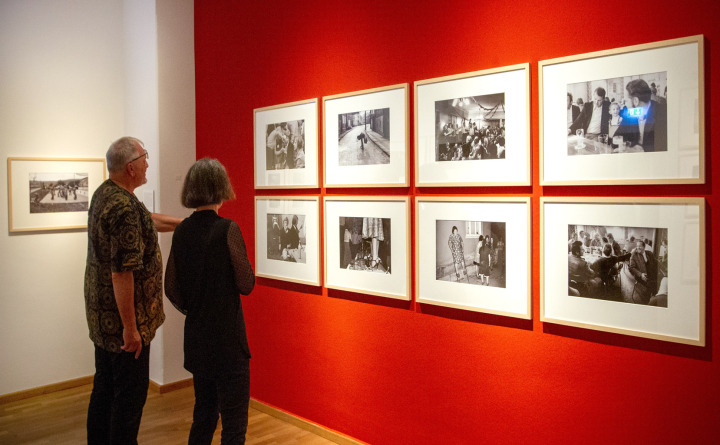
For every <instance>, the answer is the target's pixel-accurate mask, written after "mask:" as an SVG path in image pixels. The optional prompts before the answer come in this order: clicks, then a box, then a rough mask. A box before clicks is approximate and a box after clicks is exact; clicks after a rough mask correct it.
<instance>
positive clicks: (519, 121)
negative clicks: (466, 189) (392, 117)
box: [415, 64, 530, 186]
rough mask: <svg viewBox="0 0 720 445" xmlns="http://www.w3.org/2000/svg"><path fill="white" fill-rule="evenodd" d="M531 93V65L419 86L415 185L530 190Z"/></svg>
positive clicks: (446, 78)
mask: <svg viewBox="0 0 720 445" xmlns="http://www.w3.org/2000/svg"><path fill="white" fill-rule="evenodd" d="M529 91H530V66H529V64H522V65H514V66H508V67H503V68H496V69H490V70H485V71H476V72H472V73H465V74H458V75H454V76H446V77H440V78H435V79H428V80H423V81H417V82H415V185H416V186H459V185H468V186H473V185H482V186H494V185H528V184H530V96H529ZM460 161H462V162H460Z"/></svg>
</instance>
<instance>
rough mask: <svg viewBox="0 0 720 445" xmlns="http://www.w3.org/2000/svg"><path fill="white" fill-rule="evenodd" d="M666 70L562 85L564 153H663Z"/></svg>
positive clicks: (665, 120) (665, 138) (665, 124)
mask: <svg viewBox="0 0 720 445" xmlns="http://www.w3.org/2000/svg"><path fill="white" fill-rule="evenodd" d="M667 94H668V86H667V72H659V73H650V74H642V75H638V76H626V77H617V78H612V79H602V80H593V81H589V82H580V83H574V84H569V85H568V86H567V132H568V155H571V156H574V155H585V154H591V155H592V154H611V153H646V152H656V151H667V149H668V146H667Z"/></svg>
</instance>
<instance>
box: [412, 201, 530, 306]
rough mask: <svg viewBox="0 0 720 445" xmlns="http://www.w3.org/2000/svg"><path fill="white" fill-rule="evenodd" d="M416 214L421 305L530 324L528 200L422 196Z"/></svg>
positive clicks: (417, 203) (416, 248)
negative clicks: (494, 316) (512, 318)
mask: <svg viewBox="0 0 720 445" xmlns="http://www.w3.org/2000/svg"><path fill="white" fill-rule="evenodd" d="M415 212H416V214H415V233H416V234H422V236H416V239H415V271H416V275H415V289H416V292H417V298H416V300H417V302H419V303H426V304H432V305H437V306H446V307H452V308H457V309H464V310H469V311H476V312H485V313H489V314H496V315H503V316H509V317H517V318H523V319H530V318H532V307H531V300H532V299H531V282H532V280H531V256H530V251H531V250H530V247H531V240H530V238H531V228H532V224H531V219H530V214H531V206H530V198H523V197H507V198H500V197H497V198H494V197H462V198H455V197H426V196H424V197H416V198H415ZM481 238H482V239H481ZM463 275H464V276H463Z"/></svg>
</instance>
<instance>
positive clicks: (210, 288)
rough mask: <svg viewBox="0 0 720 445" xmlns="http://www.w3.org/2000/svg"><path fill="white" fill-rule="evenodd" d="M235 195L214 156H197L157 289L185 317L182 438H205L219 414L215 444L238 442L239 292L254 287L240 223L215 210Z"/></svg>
mask: <svg viewBox="0 0 720 445" xmlns="http://www.w3.org/2000/svg"><path fill="white" fill-rule="evenodd" d="M234 198H235V193H234V192H233V189H232V186H231V185H230V180H229V179H228V176H227V172H226V171H225V167H223V165H222V164H221V163H220V162H219V161H218V160H217V159H209V158H204V159H200V160H199V161H197V162H196V163H195V164H194V165H193V166H192V167H190V170H189V171H188V173H187V176H186V177H185V182H184V184H183V189H182V194H181V201H182V204H183V206H185V207H187V208H194V209H196V210H195V212H194V213H193V214H192V215H190V216H189V217H188V218H186V219H185V220H183V221H182V222H181V223H180V224H179V225H178V226H177V228H176V229H175V233H174V234H173V243H172V248H171V250H170V256H169V258H168V264H167V270H166V272H165V293H166V294H167V296H168V298H169V299H170V301H171V302H172V303H173V305H174V306H175V307H176V308H177V309H178V310H180V311H181V312H182V313H183V314H185V315H186V318H185V346H184V350H185V363H184V366H185V369H187V370H188V371H190V372H191V373H192V374H193V384H194V386H195V408H194V410H193V423H192V427H191V429H190V438H189V440H188V443H190V444H210V443H211V442H212V438H213V433H214V432H215V429H216V427H217V421H218V417H219V416H222V435H221V437H222V443H223V444H242V443H245V432H246V430H247V422H248V405H249V402H250V362H249V360H250V350H249V348H248V342H247V336H246V333H245V319H244V317H243V311H242V304H241V301H240V294H242V295H248V294H249V293H250V291H252V289H253V287H254V286H255V274H254V273H253V270H252V266H251V265H250V261H249V260H248V257H247V251H246V248H245V242H244V240H243V237H242V233H241V232H240V228H239V227H238V225H237V223H235V222H234V221H232V220H230V219H227V218H222V217H220V216H219V215H218V210H219V209H220V207H221V206H222V204H223V202H224V201H228V200H231V199H234Z"/></svg>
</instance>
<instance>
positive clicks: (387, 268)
mask: <svg viewBox="0 0 720 445" xmlns="http://www.w3.org/2000/svg"><path fill="white" fill-rule="evenodd" d="M390 222H391V221H390V218H360V217H353V216H341V217H340V238H341V240H340V241H341V243H340V268H341V269H347V270H359V271H364V272H377V273H384V274H390V273H391V265H392V262H391V261H392V259H391V255H390V252H391V251H390V246H391V244H390V233H391V232H390Z"/></svg>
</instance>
